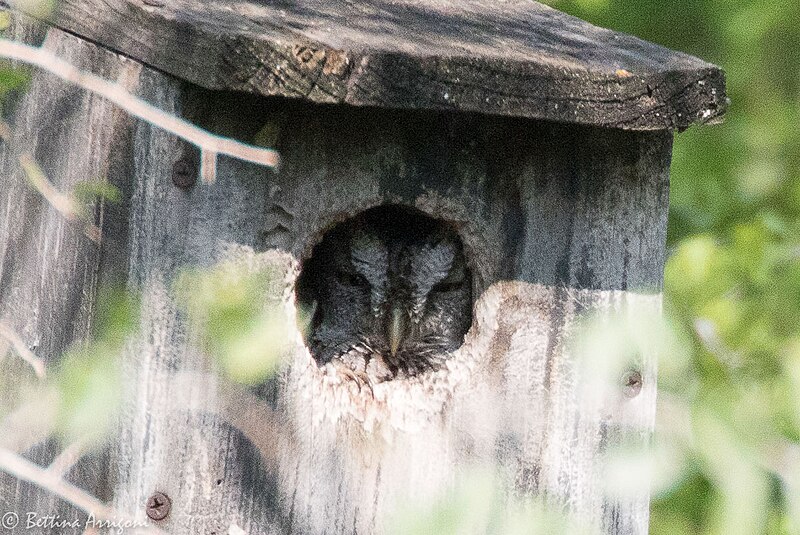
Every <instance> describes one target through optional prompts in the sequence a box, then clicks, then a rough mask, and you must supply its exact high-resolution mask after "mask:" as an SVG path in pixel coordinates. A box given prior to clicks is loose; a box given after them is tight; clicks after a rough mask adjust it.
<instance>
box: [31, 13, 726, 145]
mask: <svg viewBox="0 0 800 535" xmlns="http://www.w3.org/2000/svg"><path fill="white" fill-rule="evenodd" d="M23 7H24V5H23ZM52 21H53V22H54V24H56V25H58V26H60V27H62V28H64V29H66V30H68V31H70V32H74V33H77V34H78V35H81V36H83V37H85V38H87V39H89V40H91V41H94V42H98V43H101V44H103V45H105V46H107V47H109V48H111V49H114V50H118V51H120V52H122V53H124V54H125V55H127V56H131V57H134V58H136V59H138V60H140V61H142V62H143V63H145V64H147V65H151V66H154V67H156V68H158V69H161V70H163V71H165V72H168V73H171V74H173V75H175V76H177V77H179V78H182V79H185V80H189V81H191V82H193V83H195V84H197V85H200V86H203V87H206V88H211V89H229V90H240V91H248V92H253V93H257V94H261V95H278V96H287V97H294V98H301V99H304V100H310V101H312V102H320V103H347V104H351V105H356V106H380V107H388V108H404V109H419V108H424V109H434V110H462V111H478V112H482V113H490V114H499V115H509V116H521V117H531V118H538V119H547V120H553V121H561V122H569V123H583V124H591V125H597V126H608V127H615V128H625V129H632V130H664V129H683V128H686V127H688V126H689V125H691V124H693V123H697V122H705V121H708V120H711V119H713V118H715V117H718V116H720V115H722V114H723V113H724V111H725V108H726V107H727V102H726V97H725V87H724V76H723V73H722V71H721V70H720V69H719V68H718V67H715V66H713V65H711V64H708V63H705V62H703V61H701V60H698V59H696V58H693V57H691V56H689V55H686V54H681V53H678V52H673V51H671V50H668V49H666V48H663V47H660V46H657V45H654V44H652V43H648V42H645V41H642V40H639V39H636V38H635V37H631V36H629V35H625V34H621V33H617V32H612V31H609V30H605V29H602V28H597V27H595V26H592V25H590V24H588V23H586V22H583V21H581V20H579V19H577V18H574V17H571V16H568V15H565V14H563V13H561V12H558V11H556V10H554V9H551V8H549V7H547V6H544V5H541V4H538V3H536V2H533V1H528V0H514V1H505V2H500V3H497V2H488V1H481V0H470V1H468V2H452V1H449V0H426V1H424V2H423V1H419V0H370V1H368V2H351V1H348V0H335V1H331V0H309V1H304V2H294V1H281V2H254V1H250V2H238V3H236V4H235V5H234V4H230V3H229V2H225V1H214V2H209V1H205V0H180V1H170V2H160V1H151V0H148V1H146V2H142V1H141V0H63V1H62V2H60V3H59V9H58V12H57V14H56V15H55V16H54V18H53V19H52Z"/></svg>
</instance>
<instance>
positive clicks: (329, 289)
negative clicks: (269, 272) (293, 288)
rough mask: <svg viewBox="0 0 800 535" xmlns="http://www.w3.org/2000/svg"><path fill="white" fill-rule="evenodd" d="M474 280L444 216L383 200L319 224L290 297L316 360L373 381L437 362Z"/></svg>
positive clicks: (447, 348)
mask: <svg viewBox="0 0 800 535" xmlns="http://www.w3.org/2000/svg"><path fill="white" fill-rule="evenodd" d="M472 288H473V284H472V276H471V273H470V269H469V266H468V263H467V259H466V257H465V253H464V246H463V243H462V241H461V238H460V237H459V235H458V233H457V232H456V230H455V228H454V227H453V226H452V225H451V224H449V223H447V222H445V221H442V220H438V219H434V218H432V217H429V216H427V215H425V214H424V213H423V212H420V211H418V210H415V209H412V208H407V207H402V206H397V205H386V206H380V207H376V208H372V209H369V210H366V211H364V212H362V213H361V214H359V215H356V216H355V217H352V218H350V219H348V220H346V221H344V222H342V223H340V224H338V225H336V226H335V227H333V228H332V229H330V230H329V231H328V232H326V233H325V234H324V236H323V237H322V239H321V241H320V242H319V243H318V244H317V245H316V247H314V249H313V252H312V254H311V256H310V257H309V258H308V259H307V260H306V261H305V262H304V263H303V266H302V271H301V274H300V278H299V279H298V284H297V300H298V305H299V306H298V310H300V311H301V313H304V314H305V315H307V316H310V318H308V319H307V328H306V329H305V341H306V344H307V346H308V348H309V349H310V351H311V354H312V355H313V357H314V359H315V360H316V362H317V363H318V364H319V366H320V367H323V368H324V369H325V370H326V371H329V372H330V373H339V374H342V375H344V376H346V377H350V378H352V379H354V380H357V381H360V382H365V383H367V384H375V383H380V382H383V381H386V380H390V379H398V378H404V377H411V376H415V375H418V374H421V373H425V372H428V371H436V370H438V369H441V368H442V366H443V365H444V363H445V362H446V360H447V359H448V357H449V355H450V354H451V353H452V352H453V351H455V350H456V349H458V347H460V346H461V344H462V343H463V341H464V335H465V334H466V332H467V330H469V327H470V325H471V323H472Z"/></svg>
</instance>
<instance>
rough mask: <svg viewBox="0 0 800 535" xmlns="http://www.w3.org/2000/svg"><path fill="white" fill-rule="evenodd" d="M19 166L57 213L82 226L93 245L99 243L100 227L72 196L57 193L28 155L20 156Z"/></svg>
mask: <svg viewBox="0 0 800 535" xmlns="http://www.w3.org/2000/svg"><path fill="white" fill-rule="evenodd" d="M19 164H20V166H21V167H22V170H23V171H24V172H25V177H26V178H27V179H28V182H29V183H30V185H31V186H33V188H34V189H35V190H36V191H38V192H39V193H40V194H41V195H42V197H44V198H45V200H47V202H48V203H50V206H52V207H53V208H54V209H55V210H56V211H57V212H58V213H60V214H61V215H62V216H64V219H66V220H67V221H72V222H74V221H78V222H80V223H82V225H83V233H84V234H86V237H87V238H89V239H90V240H92V241H93V242H94V243H100V239H101V237H102V231H101V230H100V227H98V226H97V225H95V224H94V223H92V222H91V221H90V220H89V217H88V214H85V213H83V209H82V207H81V206H80V204H78V202H77V201H76V200H75V197H73V196H72V195H65V194H63V193H61V192H60V191H58V189H56V187H55V186H53V183H52V182H50V181H49V180H48V179H47V176H46V175H45V174H44V171H42V168H41V167H40V166H39V164H38V163H36V161H35V160H34V159H33V156H31V155H30V154H20V156H19Z"/></svg>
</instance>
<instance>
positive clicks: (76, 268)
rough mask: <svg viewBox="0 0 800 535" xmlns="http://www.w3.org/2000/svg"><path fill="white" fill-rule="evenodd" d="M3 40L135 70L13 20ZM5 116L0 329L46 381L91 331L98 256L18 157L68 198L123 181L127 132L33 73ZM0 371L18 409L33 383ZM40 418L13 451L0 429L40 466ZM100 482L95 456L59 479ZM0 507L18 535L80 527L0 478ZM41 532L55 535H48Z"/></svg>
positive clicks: (103, 471) (25, 373)
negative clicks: (46, 521)
mask: <svg viewBox="0 0 800 535" xmlns="http://www.w3.org/2000/svg"><path fill="white" fill-rule="evenodd" d="M9 32H10V33H11V34H12V35H13V37H14V38H16V39H18V40H22V41H26V42H29V43H34V44H42V46H45V47H47V48H49V49H51V50H52V51H53V52H54V53H57V54H59V55H61V56H62V57H64V58H66V59H68V60H69V61H71V62H73V63H74V64H76V65H78V66H79V67H81V68H84V69H90V70H92V71H94V72H96V73H98V74H100V75H102V76H105V77H108V78H110V79H113V80H117V81H118V82H119V83H121V84H123V85H125V86H128V87H130V84H131V83H135V81H136V78H137V77H138V72H139V70H140V69H141V65H139V64H137V63H134V62H132V61H127V60H124V59H122V58H120V57H119V56H118V55H116V54H112V53H110V52H108V51H106V50H104V49H102V48H98V47H96V46H94V45H92V44H89V43H87V42H85V41H83V40H81V39H78V38H77V37H74V36H71V35H68V34H65V33H64V32H61V31H58V30H52V31H50V32H46V28H44V27H42V26H41V25H39V24H31V23H30V21H28V22H21V21H20V20H18V19H16V18H15V22H14V24H13V25H12V28H11V29H10V30H9ZM11 109H13V110H14V114H13V117H11V118H10V119H11V120H10V123H11V126H12V130H13V132H14V137H13V138H12V139H11V140H10V141H9V140H6V141H5V142H4V143H3V144H2V146H0V184H2V187H0V321H3V322H5V323H6V324H7V325H9V326H10V327H11V328H13V329H14V330H15V331H16V332H17V333H18V334H19V335H20V337H21V338H22V339H23V341H24V343H25V344H26V345H27V346H28V347H29V348H30V349H32V350H33V351H35V352H36V354H37V355H38V356H39V357H41V358H43V359H44V360H45V361H46V363H47V366H48V369H49V373H51V374H52V373H54V372H55V370H56V369H57V366H58V361H59V358H60V356H61V355H62V353H63V352H64V351H66V350H67V349H68V348H69V347H70V346H71V345H72V344H79V343H81V342H82V341H83V340H85V339H86V338H87V336H88V333H89V332H90V328H91V326H92V324H93V320H94V306H95V301H96V290H97V286H98V284H99V281H100V279H101V277H102V275H101V269H100V266H101V264H102V262H103V260H102V258H101V257H102V250H101V248H100V247H98V246H97V245H96V244H95V243H93V242H91V241H90V240H89V239H88V238H87V237H86V236H85V235H84V233H83V230H82V227H81V225H80V224H75V223H71V222H69V221H67V220H66V219H65V218H64V216H63V215H62V214H60V213H59V212H57V211H56V210H55V209H53V207H52V206H50V205H49V204H48V202H47V200H45V198H44V197H42V196H41V195H40V194H39V193H37V192H36V191H35V190H34V189H33V188H31V187H30V186H29V184H28V182H27V180H26V178H25V175H24V173H23V171H22V169H21V168H20V165H19V162H18V156H19V154H20V153H21V152H27V153H30V154H33V155H35V157H36V160H37V161H38V162H40V164H41V166H42V168H43V169H44V171H45V173H46V174H47V176H48V178H49V179H50V180H51V181H52V183H53V184H54V186H55V187H56V188H57V189H58V190H59V191H62V192H66V193H68V192H70V191H71V189H72V188H73V187H74V186H75V185H76V184H77V183H79V182H81V181H87V180H97V179H100V178H108V179H115V178H118V173H120V172H124V169H125V165H124V164H123V163H122V162H124V161H125V160H127V159H128V158H130V152H129V151H126V147H127V146H129V145H130V144H129V142H127V141H126V135H127V134H126V133H127V132H129V129H130V127H131V124H130V122H129V121H128V120H127V118H126V117H125V116H124V115H121V114H119V113H118V112H117V111H116V110H115V109H114V108H113V106H111V105H110V104H109V103H108V102H106V101H104V100H102V99H99V98H97V97H95V96H93V95H89V94H86V93H84V92H82V91H80V90H78V89H76V88H75V87H73V86H70V85H68V84H65V83H64V82H62V81H61V80H60V79H57V78H55V77H53V76H51V75H49V74H46V73H39V72H34V73H32V80H31V83H30V87H29V90H28V92H27V93H26V94H25V95H24V96H23V97H22V98H21V99H19V101H18V102H16V103H15V105H14V106H11ZM104 210H105V207H104V206H101V205H97V206H96V207H95V212H94V216H95V217H96V218H97V219H96V221H97V222H102V220H103V216H104ZM3 354H5V351H3ZM0 362H2V374H3V380H4V384H6V383H5V381H8V384H9V385H14V388H9V389H8V390H7V391H4V392H2V393H0V396H1V397H2V401H3V408H4V409H6V408H8V407H9V406H12V407H15V408H19V407H18V406H16V404H19V403H23V402H25V401H24V400H25V396H21V395H20V390H19V388H21V386H22V385H25V384H26V383H29V382H31V381H35V379H33V378H32V374H31V372H30V370H29V369H28V368H27V367H26V366H18V365H17V364H18V363H19V361H18V359H16V358H15V357H13V356H11V355H5V358H2V357H0ZM23 391H24V389H23ZM9 396H11V397H10V398H9ZM43 412H45V411H43V410H42V409H41V408H40V409H39V410H38V411H34V412H31V413H29V414H28V420H27V422H26V428H27V429H28V430H31V431H33V430H35V431H36V432H35V433H32V434H31V436H28V437H25V440H24V441H20V442H16V443H15V442H14V441H15V438H18V436H17V437H14V436H13V435H12V434H11V430H10V429H9V425H8V424H9V423H10V422H9V420H10V419H9V420H5V419H4V420H2V425H3V433H2V435H3V438H2V440H0V443H2V445H3V446H4V447H10V448H14V449H16V450H17V451H18V452H19V453H20V454H23V455H25V457H26V458H28V459H29V460H31V461H33V462H35V463H37V464H41V465H45V466H46V465H47V464H48V463H50V462H51V461H52V460H53V458H54V457H55V456H56V455H57V454H58V453H59V452H60V451H61V449H62V448H63V444H59V442H58V441H57V440H56V439H55V438H54V437H52V436H50V434H51V433H52V429H47V424H44V427H42V420H45V421H46V416H44V414H43ZM4 416H5V414H4ZM11 429H13V426H12V427H11ZM107 474H108V456H107V455H106V454H105V452H102V451H101V452H96V453H93V454H91V455H87V456H86V457H84V458H83V459H82V460H81V461H80V462H78V463H77V464H76V465H75V466H73V467H72V468H71V469H70V470H69V471H68V473H67V474H66V479H67V480H68V481H70V482H71V483H74V484H76V485H78V486H81V487H85V488H89V489H90V490H91V492H93V493H94V494H95V495H97V496H99V497H100V498H101V499H109V498H110V492H109V480H108V479H107ZM0 508H2V509H3V510H4V511H17V512H18V513H19V515H20V517H21V518H22V519H23V521H22V522H21V524H20V525H19V526H18V528H17V531H16V532H18V533H27V532H30V531H31V530H26V529H25V518H26V517H25V515H26V514H27V513H28V512H35V513H38V514H39V515H48V514H52V515H56V514H60V515H62V517H61V518H63V519H69V520H73V519H76V518H78V519H81V520H82V519H85V515H83V514H82V513H79V512H78V511H77V510H76V509H74V508H72V507H71V506H68V505H67V504H66V503H64V502H62V501H61V500H59V499H57V498H55V497H54V496H52V495H49V494H48V493H47V492H45V491H43V490H41V489H40V488H38V487H35V486H33V485H30V484H28V483H24V482H18V481H16V480H14V479H13V478H11V477H8V476H6V475H5V474H0ZM41 532H43V533H50V532H52V533H60V532H62V531H61V530H60V529H58V528H55V527H53V528H51V529H45V528H43V529H42V531H41ZM64 532H68V530H64ZM74 532H75V533H80V532H82V529H75V530H74Z"/></svg>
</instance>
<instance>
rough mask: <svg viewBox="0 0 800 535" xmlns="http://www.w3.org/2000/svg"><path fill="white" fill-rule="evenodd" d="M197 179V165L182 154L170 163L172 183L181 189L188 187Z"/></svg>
mask: <svg viewBox="0 0 800 535" xmlns="http://www.w3.org/2000/svg"><path fill="white" fill-rule="evenodd" d="M196 181H197V166H196V165H195V164H194V161H192V160H191V159H190V158H188V157H186V156H184V157H183V158H181V159H179V160H178V161H176V162H175V163H174V164H173V165H172V183H173V184H175V185H176V186H178V187H179V188H181V189H189V188H191V187H192V186H194V183H195V182H196Z"/></svg>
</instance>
